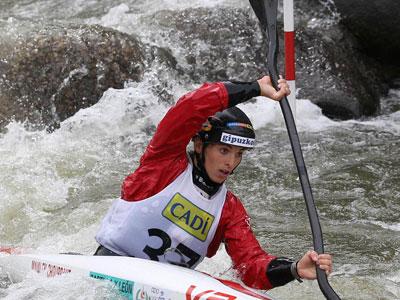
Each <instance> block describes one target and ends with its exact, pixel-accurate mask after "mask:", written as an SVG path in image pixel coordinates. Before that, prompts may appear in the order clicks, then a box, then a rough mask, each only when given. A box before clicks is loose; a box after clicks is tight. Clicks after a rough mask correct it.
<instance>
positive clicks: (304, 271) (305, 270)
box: [297, 251, 332, 279]
mask: <svg viewBox="0 0 400 300" xmlns="http://www.w3.org/2000/svg"><path fill="white" fill-rule="evenodd" d="M316 265H317V266H318V267H319V268H320V269H322V270H324V271H325V273H326V275H329V274H330V273H332V255H330V254H326V253H324V254H318V253H317V252H315V251H308V252H307V253H306V254H304V256H303V257H302V258H301V259H300V260H299V262H298V263H297V274H299V276H300V277H301V278H304V279H316V278H317V272H316V269H315V266H316Z"/></svg>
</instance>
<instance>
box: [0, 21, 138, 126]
mask: <svg viewBox="0 0 400 300" xmlns="http://www.w3.org/2000/svg"><path fill="white" fill-rule="evenodd" d="M9 48H10V49H11V50H12V51H9V52H8V53H7V52H6V53H5V55H4V58H3V59H2V60H1V62H2V63H1V64H0V127H2V126H4V125H5V124H7V123H8V122H9V121H10V120H11V119H15V120H18V121H28V123H29V124H30V126H32V127H34V128H44V127H47V128H50V129H51V127H57V126H58V124H59V122H61V121H63V120H65V119H66V118H68V117H69V116H72V115H73V114H74V113H75V112H77V111H78V110H79V109H81V108H85V107H88V106H90V105H93V104H94V103H96V102H97V101H98V100H99V99H100V97H101V96H102V94H103V92H104V91H105V90H107V89H108V88H110V87H112V88H122V87H123V86H124V82H127V81H130V80H132V81H140V80H141V78H142V75H143V70H144V55H143V52H142V46H141V44H140V43H139V41H138V40H137V39H135V38H134V37H133V36H130V35H127V34H123V33H120V32H117V31H114V30H111V29H106V28H103V27H101V26H86V25H83V26H78V27H77V26H71V27H68V28H63V27H60V26H55V25H53V26H48V27H46V28H44V29H42V30H40V31H35V32H31V33H29V35H24V36H21V37H18V39H17V40H16V41H14V44H13V45H12V47H11V46H10V47H9ZM3 50H4V48H3ZM10 52H11V53H10ZM3 53H4V52H3Z"/></svg>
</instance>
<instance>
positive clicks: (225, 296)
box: [186, 285, 237, 300]
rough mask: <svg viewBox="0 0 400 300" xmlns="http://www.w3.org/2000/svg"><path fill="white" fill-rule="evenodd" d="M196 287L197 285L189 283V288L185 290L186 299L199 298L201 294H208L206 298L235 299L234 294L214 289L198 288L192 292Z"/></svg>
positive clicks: (218, 299)
mask: <svg viewBox="0 0 400 300" xmlns="http://www.w3.org/2000/svg"><path fill="white" fill-rule="evenodd" d="M195 289H197V290H198V288H197V286H195V285H191V286H189V288H188V289H187V290H186V300H196V299H200V298H201V297H202V296H205V295H207V296H209V297H208V298H207V299H213V300H235V299H237V297H236V296H234V295H231V294H228V293H223V292H218V291H214V290H206V291H205V290H201V289H200V290H198V291H196V292H194V290H195Z"/></svg>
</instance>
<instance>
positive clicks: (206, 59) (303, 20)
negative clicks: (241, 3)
mask: <svg viewBox="0 0 400 300" xmlns="http://www.w3.org/2000/svg"><path fill="white" fill-rule="evenodd" d="M303 5H304V4H303ZM307 5H309V7H317V5H319V10H318V9H313V10H312V14H301V13H299V15H300V16H301V17H300V18H298V19H297V20H296V68H297V82H296V85H297V87H298V88H300V92H299V97H300V98H307V99H310V100H311V101H313V102H314V103H316V104H317V105H319V106H320V107H321V108H322V110H323V113H324V114H325V115H327V116H329V117H331V118H335V119H349V118H360V117H362V116H370V115H373V114H375V113H377V112H378V111H379V99H380V96H381V95H382V94H384V93H385V92H386V91H387V86H386V85H385V83H384V79H383V78H382V77H381V76H379V74H380V73H381V67H380V65H379V64H377V63H376V62H375V61H374V60H373V59H370V58H368V57H367V56H366V55H364V54H363V53H361V52H360V51H359V49H358V42H357V41H356V40H355V39H354V38H353V36H352V35H351V34H350V33H349V32H348V31H347V30H346V29H345V28H343V27H342V26H341V25H340V24H338V23H337V22H336V21H335V20H332V19H331V18H330V17H327V14H330V13H331V11H330V9H334V8H332V7H329V8H327V7H321V4H320V3H319V2H318V3H317V2H316V1H314V0H309V3H307ZM309 7H308V8H309ZM297 10H298V11H300V12H304V11H306V10H307V9H306V8H305V7H304V6H302V7H299V8H297ZM326 19H327V20H326ZM151 20H152V22H155V23H156V24H157V25H158V26H159V28H160V30H161V32H162V34H163V36H167V37H168V39H170V40H171V44H172V45H173V47H176V48H179V49H180V48H183V49H185V50H186V51H185V52H184V53H182V55H181V56H178V57H177V62H178V64H177V65H176V68H177V69H179V68H180V69H181V72H183V73H185V74H186V75H187V76H189V77H190V78H191V80H194V81H198V82H199V83H200V82H202V81H216V80H227V79H234V80H251V79H256V78H258V77H259V76H260V75H261V74H264V73H265V72H266V71H265V70H266V55H265V54H266V51H267V49H266V43H265V41H264V39H265V36H264V37H263V34H262V32H261V30H260V28H259V25H258V21H257V20H256V18H255V15H254V13H253V11H252V10H250V9H249V10H246V9H232V8H224V9H205V8H199V9H190V10H183V11H179V12H174V11H161V12H159V13H157V14H156V15H155V16H154V17H152V18H151ZM233 20H234V21H233ZM280 20H282V18H279V21H280ZM279 21H278V25H279V26H280V29H279V30H280V31H279V32H280V38H281V39H280V53H282V50H283V49H282V48H283V39H282V38H283V29H282V22H279ZM163 29H164V30H165V31H163ZM172 52H173V51H172ZM279 64H280V66H279V69H280V70H281V73H283V67H282V65H283V57H282V55H281V56H280V59H279Z"/></svg>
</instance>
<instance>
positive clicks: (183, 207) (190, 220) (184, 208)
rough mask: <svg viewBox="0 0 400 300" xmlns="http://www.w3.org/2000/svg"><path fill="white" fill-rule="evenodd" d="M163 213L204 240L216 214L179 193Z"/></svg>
mask: <svg viewBox="0 0 400 300" xmlns="http://www.w3.org/2000/svg"><path fill="white" fill-rule="evenodd" d="M162 215H163V216H164V217H166V218H167V219H168V220H170V221H171V222H172V223H174V224H176V225H177V226H179V227H180V228H182V229H183V230H185V231H186V232H187V233H189V234H191V235H193V236H194V237H195V238H197V239H199V240H200V241H202V242H204V241H205V240H206V239H207V235H208V232H209V231H210V228H211V225H212V223H213V222H214V216H213V215H211V214H209V213H208V212H206V211H205V210H203V209H201V208H199V207H197V206H196V205H194V204H193V203H192V202H190V201H189V200H187V199H186V198H184V197H183V196H182V195H181V194H179V193H177V194H175V195H174V197H173V198H172V199H171V201H169V203H168V205H167V206H166V207H165V208H164V210H163V212H162Z"/></svg>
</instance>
